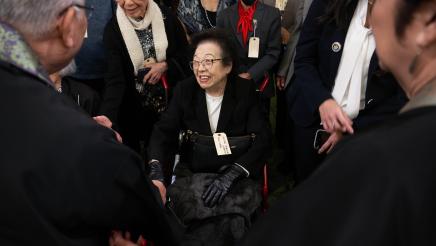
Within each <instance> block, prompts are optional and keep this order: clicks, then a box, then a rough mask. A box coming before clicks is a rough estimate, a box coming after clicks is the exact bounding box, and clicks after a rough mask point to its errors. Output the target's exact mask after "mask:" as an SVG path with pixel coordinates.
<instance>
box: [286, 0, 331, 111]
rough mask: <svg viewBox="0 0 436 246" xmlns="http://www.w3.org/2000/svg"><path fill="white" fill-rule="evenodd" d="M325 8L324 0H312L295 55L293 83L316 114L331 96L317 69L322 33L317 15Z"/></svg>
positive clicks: (322, 12)
mask: <svg viewBox="0 0 436 246" xmlns="http://www.w3.org/2000/svg"><path fill="white" fill-rule="evenodd" d="M325 8H326V4H325V2H324V0H315V1H314V2H313V4H312V6H311V7H310V9H309V12H308V14H307V18H306V20H305V22H304V25H303V29H302V31H301V34H300V40H299V42H298V45H297V48H296V56H295V75H296V77H295V82H294V83H295V84H296V86H297V88H299V89H301V96H304V98H305V99H306V104H307V105H308V106H309V110H310V112H313V113H317V114H318V107H319V106H320V105H321V103H322V102H324V101H325V100H327V99H330V98H332V96H331V93H330V90H329V89H328V88H326V87H325V86H324V84H323V82H322V80H321V77H320V74H319V71H318V64H319V60H320V57H319V49H318V48H319V42H320V37H321V35H322V33H323V24H322V23H320V21H319V17H320V16H322V15H323V14H324V11H325ZM326 55H328V54H326Z"/></svg>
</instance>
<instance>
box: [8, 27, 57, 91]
mask: <svg viewBox="0 0 436 246" xmlns="http://www.w3.org/2000/svg"><path fill="white" fill-rule="evenodd" d="M0 60H2V61H5V62H7V63H10V64H12V65H14V66H16V67H18V68H20V69H22V70H24V71H26V72H28V73H30V74H32V75H34V76H36V77H38V78H40V79H42V80H44V81H45V82H47V83H48V84H50V85H52V84H53V83H52V82H51V81H50V79H49V78H48V76H47V73H46V72H45V71H44V69H43V68H42V66H41V64H40V63H39V61H38V58H37V57H36V56H35V54H34V53H33V51H32V50H31V49H30V47H29V46H28V45H27V43H26V42H25V41H24V40H23V38H22V37H21V36H20V34H18V32H17V31H15V30H14V29H13V28H12V27H10V26H9V25H7V24H5V23H2V22H0Z"/></svg>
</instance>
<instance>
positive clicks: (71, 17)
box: [57, 7, 78, 48]
mask: <svg viewBox="0 0 436 246" xmlns="http://www.w3.org/2000/svg"><path fill="white" fill-rule="evenodd" d="M76 15H77V12H76V10H75V9H74V7H70V8H68V10H67V11H66V12H65V14H63V15H62V16H61V17H60V18H59V20H58V25H57V29H58V32H59V35H60V38H61V39H62V41H63V43H64V45H65V46H66V47H68V48H71V47H73V46H74V32H75V31H78V30H74V29H75V28H74V27H75V25H74V21H77V20H75V19H76V18H77V16H76ZM76 27H77V26H76Z"/></svg>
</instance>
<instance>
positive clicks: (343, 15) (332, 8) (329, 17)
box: [319, 0, 359, 31]
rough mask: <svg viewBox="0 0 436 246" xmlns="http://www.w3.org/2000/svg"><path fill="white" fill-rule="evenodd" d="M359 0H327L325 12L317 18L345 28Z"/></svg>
mask: <svg viewBox="0 0 436 246" xmlns="http://www.w3.org/2000/svg"><path fill="white" fill-rule="evenodd" d="M358 1H359V0H329V1H327V2H328V3H327V7H326V10H325V14H324V15H322V16H321V17H320V18H319V21H321V22H324V23H335V24H336V26H338V27H339V29H341V30H345V31H346V30H347V28H348V26H349V24H350V21H351V19H352V18H353V14H354V10H355V9H356V6H357V3H358Z"/></svg>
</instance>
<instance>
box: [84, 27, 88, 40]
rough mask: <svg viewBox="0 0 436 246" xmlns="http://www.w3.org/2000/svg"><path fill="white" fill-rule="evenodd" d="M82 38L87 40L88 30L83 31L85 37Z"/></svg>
mask: <svg viewBox="0 0 436 246" xmlns="http://www.w3.org/2000/svg"><path fill="white" fill-rule="evenodd" d="M84 38H88V29H86V31H85V36H84Z"/></svg>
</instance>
